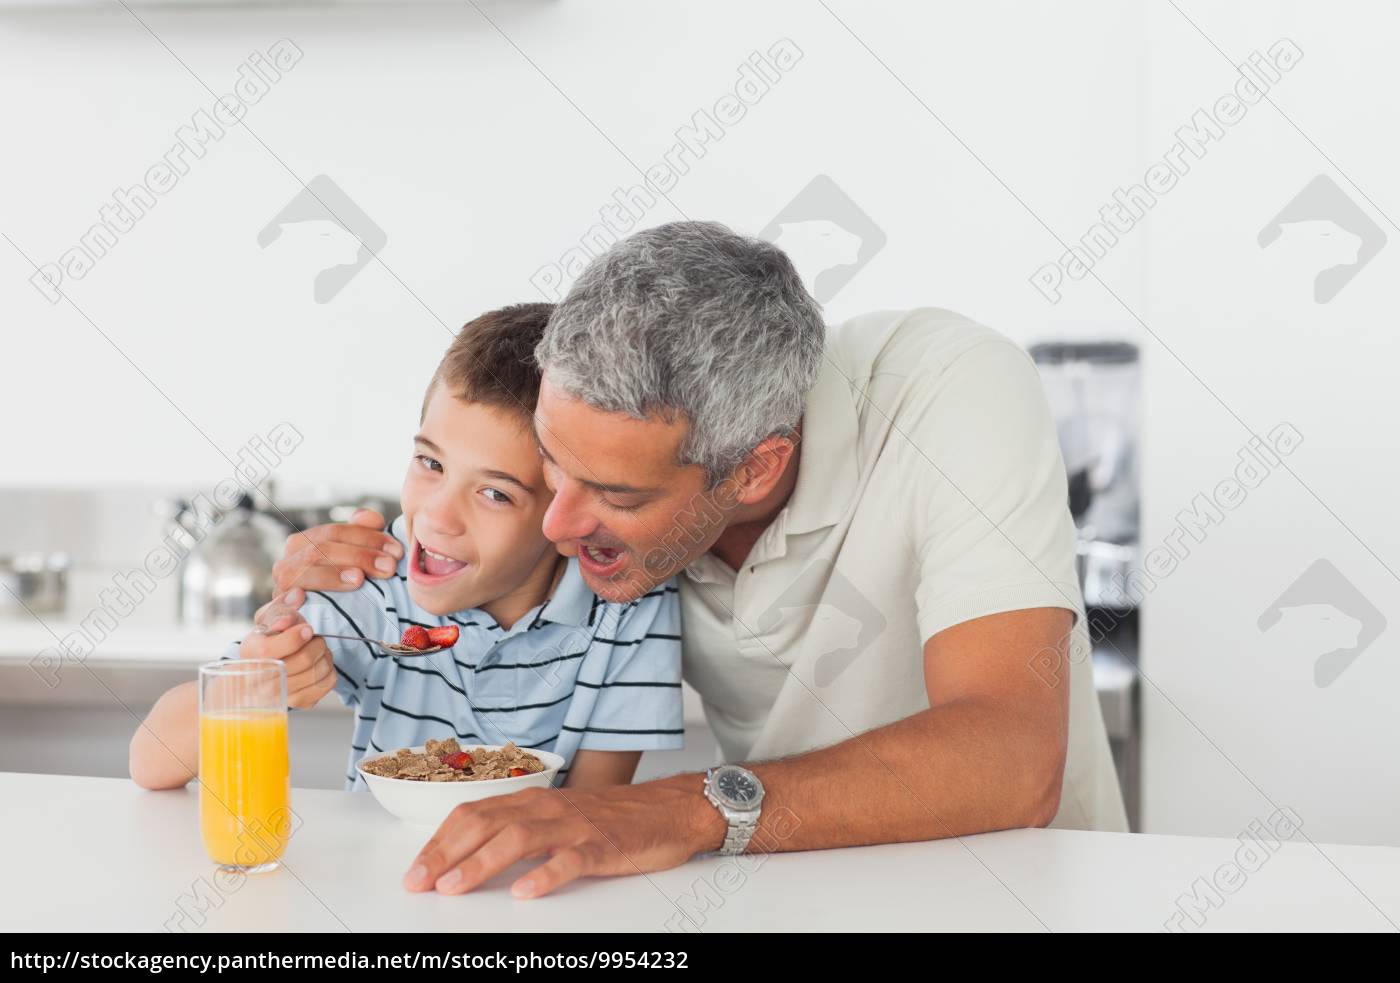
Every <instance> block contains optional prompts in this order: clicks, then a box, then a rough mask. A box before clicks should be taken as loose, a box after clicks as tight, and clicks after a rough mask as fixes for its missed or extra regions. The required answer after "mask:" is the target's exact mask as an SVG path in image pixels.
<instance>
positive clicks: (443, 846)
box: [403, 775, 725, 898]
mask: <svg viewBox="0 0 1400 983" xmlns="http://www.w3.org/2000/svg"><path fill="white" fill-rule="evenodd" d="M704 781H705V780H704V778H703V777H702V776H700V775H677V776H675V777H674V778H667V779H662V780H660V781H654V782H646V783H644V784H642V785H613V786H609V787H607V788H597V789H545V788H532V789H526V790H525V791H523V792H516V793H514V794H513V795H502V796H498V797H496V798H492V799H483V800H481V801H480V802H465V803H463V804H461V805H459V806H457V808H455V809H454V810H453V811H452V813H451V814H450V815H449V816H448V817H447V818H446V819H445V820H443V822H442V825H441V826H439V827H438V831H437V832H436V833H434V834H433V838H432V839H430V840H429V841H428V842H427V844H426V845H425V846H424V847H423V849H422V850H421V851H420V852H419V854H418V857H417V859H416V860H415V861H414V863H413V866H412V867H411V868H410V869H409V871H408V873H407V874H406V875H404V881H403V883H404V887H406V888H408V889H409V890H410V891H430V890H433V889H434V888H436V889H437V890H438V891H439V892H441V893H443V894H465V893H466V892H467V891H471V890H473V889H474V888H477V887H479V886H480V885H481V884H483V883H484V882H486V881H487V880H489V879H490V878H492V877H494V876H495V875H497V874H499V873H500V872H501V871H503V870H505V869H506V868H507V867H509V866H510V865H511V864H513V863H515V862H516V861H518V860H524V859H526V858H528V857H536V856H541V855H547V856H548V858H549V859H548V860H546V861H545V862H544V863H543V864H541V865H540V866H538V867H536V868H535V869H534V870H532V871H530V872H529V873H528V874H525V875H524V876H523V877H521V878H520V879H519V880H517V881H516V882H515V883H514V884H512V885H511V893H512V894H514V895H515V896H516V897H517V898H538V897H540V896H541V895H544V894H548V893H550V892H551V891H554V890H556V889H557V888H560V887H562V886H563V885H565V884H567V883H569V882H570V881H572V880H574V879H576V878H579V877H609V876H616V875H619V874H638V873H647V872H649V871H654V870H666V869H668V868H670V867H677V866H679V865H681V864H683V863H685V862H686V861H687V860H689V859H690V858H691V857H693V856H695V854H697V853H702V852H704V851H706V850H717V849H719V847H720V845H721V844H722V843H723V842H724V831H725V823H724V820H723V819H722V818H721V817H720V814H719V812H718V811H717V810H716V809H715V807H714V806H712V805H710V803H709V802H708V801H707V800H706V799H705V796H704V792H703V787H704Z"/></svg>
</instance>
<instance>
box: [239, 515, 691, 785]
mask: <svg viewBox="0 0 1400 983" xmlns="http://www.w3.org/2000/svg"><path fill="white" fill-rule="evenodd" d="M391 532H392V533H393V535H394V536H396V537H397V538H398V539H399V540H400V542H402V541H403V540H404V530H403V520H402V519H399V520H398V521H397V522H395V523H394V526H393V528H392V529H391ZM407 554H408V551H407V550H405V558H404V559H403V560H402V561H400V563H399V569H398V571H397V573H396V574H395V576H393V577H390V578H388V579H386V580H372V579H368V578H367V579H366V581H365V583H363V584H362V585H361V586H360V587H358V588H356V589H355V590H353V591H346V592H343V593H328V592H322V591H308V592H307V596H306V602H305V603H304V604H303V605H302V607H301V614H302V616H303V617H305V618H306V620H307V623H309V624H310V625H311V627H312V628H313V629H314V630H315V631H316V632H317V633H318V634H320V633H328V634H335V635H358V636H360V637H363V638H373V639H377V640H379V641H383V642H397V641H398V640H399V639H400V637H401V636H402V635H403V631H404V629H405V628H407V627H408V626H409V625H422V626H423V627H425V628H436V627H439V626H445V625H456V626H457V627H458V628H459V629H460V631H461V635H460V637H459V638H458V641H457V644H456V645H455V646H453V647H452V648H451V649H444V650H442V651H441V652H435V653H433V654H432V655H428V656H414V657H404V658H399V657H397V656H393V655H389V654H387V653H384V652H382V651H379V650H376V649H374V648H373V647H371V646H369V645H366V644H365V643H363V642H348V641H341V640H339V639H333V638H332V639H327V640H326V644H327V646H328V647H329V648H330V650H331V653H332V654H333V656H334V661H335V672H336V684H335V689H336V692H337V693H338V694H340V698H341V699H342V700H344V701H345V703H346V704H347V705H348V706H350V707H351V708H353V709H354V710H355V727H354V731H353V736H352V737H351V741H350V744H351V749H350V760H349V766H348V768H347V770H346V775H345V781H346V788H347V789H351V788H358V789H363V788H365V783H364V779H363V778H360V776H359V773H358V772H357V771H356V770H355V765H356V764H357V763H358V762H359V760H360V759H361V758H364V757H367V756H372V755H377V754H380V753H382V752H392V751H394V750H396V749H398V748H401V747H411V746H414V745H418V744H423V743H424V742H425V741H427V739H428V738H435V739H437V740H443V739H445V738H448V737H454V736H455V737H456V738H457V739H458V740H460V741H461V742H462V743H463V744H471V743H480V744H505V743H506V742H507V741H514V742H515V743H516V744H518V745H520V746H521V747H528V748H539V749H541V750H545V751H553V752H554V753H555V754H558V755H560V756H561V757H563V759H564V767H563V768H562V769H560V772H559V777H558V778H557V779H556V783H558V784H562V782H563V780H564V777H565V776H566V774H567V771H568V769H569V767H570V765H571V764H572V762H573V758H574V754H575V753H576V752H578V751H579V750H580V749H589V750H598V751H649V750H658V749H674V748H680V747H683V746H684V740H683V734H684V728H683V724H682V707H681V645H680V637H681V636H680V606H679V603H678V598H677V589H676V586H675V584H674V583H672V582H669V581H668V582H667V583H665V584H663V585H661V586H659V587H656V588H653V589H652V591H651V592H650V593H648V594H646V595H645V596H643V597H640V598H638V599H636V600H634V601H629V602H627V603H624V604H618V603H612V602H609V601H605V600H603V599H602V598H600V597H598V596H597V595H596V594H594V593H593V591H591V590H590V589H589V588H588V585H587V584H586V583H585V582H584V580H583V576H582V575H581V574H580V573H579V570H578V560H577V559H573V558H571V559H570V560H569V561H568V566H567V567H566V569H565V571H564V574H563V576H562V577H560V579H559V583H558V584H557V585H556V587H555V589H554V593H553V596H551V597H550V598H549V599H548V600H546V601H545V602H544V603H543V604H540V605H539V606H537V607H536V608H534V609H533V610H531V611H530V612H529V613H527V614H526V615H524V616H523V617H522V618H520V620H518V621H517V622H516V623H515V624H514V625H513V626H511V627H510V628H509V629H506V628H502V627H501V626H500V625H498V624H496V622H495V621H494V620H493V619H492V618H491V616H490V615H488V614H486V612H484V611H480V610H476V609H470V610H466V611H458V612H456V613H454V614H450V615H432V614H429V613H428V612H426V611H424V610H423V609H422V608H420V607H418V605H416V604H414V602H413V598H412V597H411V596H410V595H409V593H408V582H407V574H408V556H407ZM228 655H229V656H231V657H233V658H237V649H236V648H231V649H230V651H229V653H228Z"/></svg>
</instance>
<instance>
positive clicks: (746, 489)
mask: <svg viewBox="0 0 1400 983" xmlns="http://www.w3.org/2000/svg"><path fill="white" fill-rule="evenodd" d="M797 440H798V438H797V435H795V434H794V435H791V436H784V435H781V434H773V435H772V436H770V437H765V438H764V439H763V440H762V441H761V442H760V443H759V444H758V446H757V447H755V448H754V449H753V450H751V451H750V452H749V456H748V457H746V458H744V460H743V461H742V462H740V464H739V466H738V467H737V468H735V469H734V482H735V484H737V485H738V495H737V496H736V497H735V501H736V502H738V503H739V504H740V505H751V504H752V503H754V502H760V501H762V500H763V499H764V497H765V496H767V494H768V493H769V492H771V491H772V490H773V486H775V485H776V484H777V483H778V481H779V480H780V479H781V478H782V476H783V475H784V474H785V473H786V472H787V469H788V468H789V467H791V466H792V462H793V460H794V459H795V458H796V456H797Z"/></svg>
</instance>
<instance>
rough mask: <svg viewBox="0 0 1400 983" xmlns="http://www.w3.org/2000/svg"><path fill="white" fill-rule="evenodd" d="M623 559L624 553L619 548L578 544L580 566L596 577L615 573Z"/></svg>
mask: <svg viewBox="0 0 1400 983" xmlns="http://www.w3.org/2000/svg"><path fill="white" fill-rule="evenodd" d="M623 559H624V553H623V551H622V550H619V549H610V548H609V547H606V546H589V545H588V544H587V543H579V545H578V560H579V564H580V566H582V567H583V569H584V570H586V571H587V572H589V573H592V574H593V575H594V576H597V577H608V576H611V575H612V574H614V573H616V572H617V571H618V570H619V569H620V568H621V566H622V561H623Z"/></svg>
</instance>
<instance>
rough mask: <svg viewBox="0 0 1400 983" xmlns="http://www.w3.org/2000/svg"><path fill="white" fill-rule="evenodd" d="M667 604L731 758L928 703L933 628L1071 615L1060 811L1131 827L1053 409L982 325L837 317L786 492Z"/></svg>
mask: <svg viewBox="0 0 1400 983" xmlns="http://www.w3.org/2000/svg"><path fill="white" fill-rule="evenodd" d="M681 602H682V612H683V618H684V624H683V629H682V634H683V643H682V644H683V648H684V671H685V678H686V680H687V681H688V682H689V683H690V684H691V685H692V686H694V687H695V689H696V690H697V691H698V692H699V693H700V696H701V698H702V699H703V701H704V704H705V715H706V718H707V719H708V721H709V722H710V724H711V726H712V727H713V728H714V732H715V735H716V737H717V738H718V740H719V745H720V748H721V750H722V752H723V754H724V757H725V760H728V761H746V760H747V761H758V760H763V759H769V758H775V757H779V756H782V755H789V754H796V753H800V752H803V751H809V750H812V749H814V748H819V747H823V746H825V745H829V744H833V743H836V742H838V741H842V740H846V739H847V738H849V737H851V736H852V735H853V734H857V733H861V732H863V731H867V730H870V729H871V728H874V727H879V726H881V725H883V724H888V723H891V722H893V721H895V720H899V719H902V718H904V717H907V716H909V715H910V714H913V713H917V712H918V711H920V710H926V709H928V705H929V701H928V694H927V691H926V688H925V683H924V674H923V646H924V642H925V641H926V640H928V639H929V638H930V637H931V636H933V635H936V634H937V633H938V632H940V631H942V630H943V629H945V628H948V627H950V626H952V625H956V624H959V623H961V622H964V621H969V620H971V619H973V618H979V617H982V616H984V615H988V614H996V613H999V612H1004V611H1014V610H1018V609H1024V608H1035V607H1060V608H1065V609H1067V610H1070V611H1073V612H1075V615H1076V627H1075V631H1076V632H1077V633H1079V634H1078V637H1077V638H1076V639H1075V641H1074V644H1073V645H1072V646H1071V648H1072V651H1073V652H1075V653H1077V654H1078V657H1077V658H1072V659H1071V660H1070V666H1069V669H1068V677H1069V678H1068V684H1069V686H1070V732H1069V754H1068V760H1067V763H1066V767H1065V778H1064V792H1063V795H1062V797H1061V800H1060V811H1059V813H1058V815H1057V816H1056V819H1055V822H1054V825H1055V826H1058V827H1062V828H1076V829H1099V830H1126V829H1127V820H1126V817H1125V814H1124V810H1123V804H1122V798H1121V795H1120V793H1119V790H1118V780H1117V776H1116V773H1115V772H1114V769H1113V760H1112V756H1111V755H1110V753H1109V749H1108V739H1107V737H1106V735H1105V733H1104V726H1103V718H1102V716H1101V715H1100V712H1099V704H1098V699H1097V697H1096V695H1095V691H1094V683H1093V666H1092V664H1091V662H1090V660H1089V659H1088V658H1087V657H1085V656H1084V653H1087V652H1088V650H1089V649H1088V645H1087V635H1086V634H1085V628H1084V617H1083V610H1082V601H1081V598H1080V593H1079V584H1078V580H1077V577H1076V576H1075V570H1074V524H1073V521H1072V519H1071V518H1070V514H1069V507H1068V504H1067V498H1066V484H1065V473H1064V465H1063V464H1062V462H1061V459H1060V450H1059V445H1058V443H1057V440H1056V436H1055V428H1054V423H1053V421H1052V420H1051V417H1050V413H1049V410H1048V408H1047V406H1046V402H1045V397H1044V393H1043V390H1042V388H1041V383H1040V377H1039V375H1038V373H1037V371H1036V368H1035V365H1034V364H1033V363H1032V362H1031V360H1030V357H1029V356H1027V355H1026V353H1025V352H1024V351H1022V350H1021V349H1020V348H1018V347H1016V346H1015V345H1014V344H1012V343H1011V342H1009V341H1008V340H1007V339H1006V338H1004V337H1002V336H1001V335H999V334H997V333H996V332H994V331H991V330H989V329H987V328H984V327H982V326H980V325H978V324H975V323H973V322H971V321H969V320H967V319H966V318H964V317H962V316H961V315H958V314H954V313H952V312H950V311H944V310H935V309H928V308H925V309H921V310H915V311H908V312H900V313H892V312H881V313H876V314H869V315H866V316H863V317H858V318H855V319H853V320H851V321H848V322H846V323H845V324H842V325H840V326H839V327H835V328H832V329H831V330H830V331H829V333H828V337H827V347H826V358H825V360H824V363H823V367H822V371H821V375H820V377H819V378H818V380H817V383H816V386H815V387H814V388H813V390H812V393H811V395H810V396H809V398H808V400H807V407H806V411H805V413H804V416H803V422H802V453H801V459H800V465H799V469H798V477H797V487H796V489H795V490H794V492H793V495H792V498H791V500H789V502H788V504H787V506H786V507H785V508H784V509H783V510H782V512H780V513H779V514H778V516H777V518H776V519H775V520H774V521H773V523H772V524H771V525H770V526H769V527H768V529H767V530H765V532H764V533H763V535H762V537H760V539H759V540H758V542H757V543H755V544H754V547H753V550H752V552H751V553H750V554H749V557H748V560H747V561H746V562H745V564H744V566H743V567H742V568H741V569H740V570H739V571H738V572H737V573H736V572H735V571H733V570H730V569H729V567H728V566H726V565H725V564H724V563H723V562H722V561H721V560H719V559H718V558H716V557H714V556H712V555H710V554H708V553H707V554H705V555H703V556H701V557H700V558H699V559H697V560H696V561H695V562H693V563H692V564H691V566H690V567H689V568H688V569H687V570H686V572H685V575H684V576H683V577H682V578H681ZM1060 670H1061V673H1062V677H1061V683H1060V684H1063V682H1064V680H1063V673H1064V668H1063V667H1060ZM1045 672H1046V675H1047V678H1051V679H1053V678H1054V677H1053V675H1052V673H1053V670H1051V669H1049V668H1047V669H1046V670H1045Z"/></svg>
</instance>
